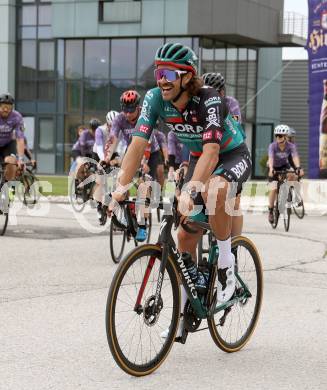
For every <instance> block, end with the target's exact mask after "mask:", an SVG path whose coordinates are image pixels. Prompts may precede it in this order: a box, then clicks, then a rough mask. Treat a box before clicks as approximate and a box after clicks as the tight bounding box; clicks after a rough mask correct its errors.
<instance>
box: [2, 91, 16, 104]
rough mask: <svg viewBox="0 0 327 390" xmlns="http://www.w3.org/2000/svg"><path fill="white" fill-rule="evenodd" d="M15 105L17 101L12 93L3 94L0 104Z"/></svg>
mask: <svg viewBox="0 0 327 390" xmlns="http://www.w3.org/2000/svg"><path fill="white" fill-rule="evenodd" d="M1 103H3V104H14V103H15V99H14V98H13V97H12V96H11V95H10V93H3V94H1V95H0V104H1Z"/></svg>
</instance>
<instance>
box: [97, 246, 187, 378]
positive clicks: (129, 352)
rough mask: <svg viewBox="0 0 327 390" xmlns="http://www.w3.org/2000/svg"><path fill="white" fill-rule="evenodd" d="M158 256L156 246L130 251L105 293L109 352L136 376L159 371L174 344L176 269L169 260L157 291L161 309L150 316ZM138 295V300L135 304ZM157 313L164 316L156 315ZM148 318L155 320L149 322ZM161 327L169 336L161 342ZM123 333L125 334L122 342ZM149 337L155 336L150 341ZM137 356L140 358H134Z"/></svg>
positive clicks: (176, 296)
mask: <svg viewBox="0 0 327 390" xmlns="http://www.w3.org/2000/svg"><path fill="white" fill-rule="evenodd" d="M161 256H162V250H161V248H159V247H158V246H156V245H151V244H144V245H142V246H140V247H138V248H135V249H134V250H132V251H131V252H130V253H129V254H128V255H127V257H126V258H125V259H124V260H123V261H122V262H121V263H120V264H119V266H118V268H117V271H116V273H115V275H114V277H113V279H112V282H111V286H110V290H109V293H108V299H107V306H106V320H105V322H106V331H107V340H108V344H109V349H110V351H111V353H112V355H113V358H114V360H115V361H116V363H117V364H118V366H119V367H120V368H121V369H122V370H124V371H125V372H126V373H128V374H130V375H133V376H136V377H139V376H144V375H148V374H151V373H152V372H153V371H155V370H156V369H157V368H159V366H160V365H161V364H162V363H163V361H164V360H165V359H166V357H167V355H168V353H169V351H170V349H171V347H172V345H173V343H174V340H175V335H176V331H177V326H178V321H179V311H180V310H179V306H180V292H179V284H178V275H177V270H176V268H175V266H174V264H173V262H172V261H171V259H170V258H168V260H167V267H166V271H165V276H164V281H163V285H162V290H161V298H162V308H161V310H160V312H159V314H158V315H157V316H156V315H153V314H152V316H151V313H150V310H151V300H153V299H154V294H155V291H156V286H157V279H156V278H155V276H156V277H157V276H158V270H159V267H160V261H161ZM152 261H153V268H152V269H151V270H150V273H149V276H148V279H147V282H146V283H144V289H142V288H141V287H138V286H142V281H143V280H144V276H145V272H146V271H147V272H148V270H149V265H150V263H151V262H152ZM168 281H169V282H170V284H169V286H168ZM169 287H170V288H169ZM142 291H143V292H142ZM140 292H141V293H142V298H140V301H139V304H137V302H136V301H137V298H138V296H139V294H140ZM121 296H122V297H123V299H122V298H121ZM166 306H167V308H166ZM161 312H164V314H163V313H162V315H160V314H161ZM169 313H170V314H169ZM152 317H155V318H153V319H152V320H151V318H152ZM148 321H152V324H149V323H148ZM159 321H160V325H159ZM165 326H166V327H169V334H168V336H167V338H165V339H163V338H161V337H160V332H161V331H162V330H163V329H165ZM130 331H132V332H133V333H132V335H131V334H130ZM124 332H126V333H127V332H129V334H127V335H126V339H125V338H124V337H123V333H124ZM138 333H139V334H138ZM153 334H154V336H155V337H154V338H153V339H152V335H153ZM152 348H154V351H152ZM135 349H136V352H135ZM148 352H149V356H148ZM138 353H140V355H141V357H139V356H136V355H137V354H138Z"/></svg>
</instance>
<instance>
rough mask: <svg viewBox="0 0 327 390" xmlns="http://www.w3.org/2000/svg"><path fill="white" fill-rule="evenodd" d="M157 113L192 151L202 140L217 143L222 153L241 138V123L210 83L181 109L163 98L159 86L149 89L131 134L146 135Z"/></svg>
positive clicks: (150, 130)
mask: <svg viewBox="0 0 327 390" xmlns="http://www.w3.org/2000/svg"><path fill="white" fill-rule="evenodd" d="M159 117H160V118H161V119H162V120H163V121H164V122H165V123H166V124H167V126H168V127H169V129H170V130H172V131H173V132H174V133H175V134H176V136H177V138H178V139H179V140H180V141H181V142H182V143H183V144H185V145H186V146H187V147H188V148H189V150H190V151H191V152H193V153H196V154H200V153H201V152H202V150H203V145H204V144H206V143H218V144H219V145H220V152H219V153H220V154H223V153H227V152H230V151H231V150H233V149H236V148H238V147H239V146H240V145H242V144H243V142H244V137H243V131H242V129H241V125H240V124H239V123H238V122H237V121H236V120H235V119H233V118H232V116H231V115H230V114H229V113H228V108H227V105H226V101H225V99H224V98H223V97H220V96H218V94H217V92H216V90H215V89H214V88H211V87H206V86H205V87H202V88H201V89H200V91H199V93H198V95H197V96H193V97H192V98H190V100H189V102H188V104H187V106H186V107H185V109H184V110H183V111H182V112H180V111H178V110H177V109H176V108H175V107H174V106H173V104H172V103H171V102H170V101H165V100H163V98H162V95H161V91H160V88H158V87H157V88H153V89H151V90H149V91H148V92H147V94H146V95H145V98H144V101H143V106H142V112H141V115H140V117H139V119H138V121H137V124H136V127H135V131H134V132H133V136H137V137H143V138H145V139H149V138H150V136H151V133H152V130H153V128H154V127H155V125H156V122H157V120H158V118H159Z"/></svg>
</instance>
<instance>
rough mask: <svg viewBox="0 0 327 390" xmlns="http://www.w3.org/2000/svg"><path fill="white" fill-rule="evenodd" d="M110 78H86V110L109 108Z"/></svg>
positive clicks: (104, 109)
mask: <svg viewBox="0 0 327 390" xmlns="http://www.w3.org/2000/svg"><path fill="white" fill-rule="evenodd" d="M108 94H109V93H108V80H96V79H95V80H85V82H84V110H85V111H106V110H107V109H108V105H109V104H108Z"/></svg>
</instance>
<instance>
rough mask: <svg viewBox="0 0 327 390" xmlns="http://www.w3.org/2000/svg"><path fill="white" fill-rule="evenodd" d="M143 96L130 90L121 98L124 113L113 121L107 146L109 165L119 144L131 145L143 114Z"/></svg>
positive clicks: (106, 159) (106, 158) (106, 157)
mask: <svg viewBox="0 0 327 390" xmlns="http://www.w3.org/2000/svg"><path fill="white" fill-rule="evenodd" d="M140 100H141V96H140V94H139V93H138V92H137V91H134V90H128V91H125V92H123V94H122V95H121V96H120V106H121V109H122V111H121V112H120V113H119V114H118V115H117V116H116V117H115V118H114V120H113V121H112V126H111V130H110V135H109V139H108V142H107V145H106V147H105V148H106V150H107V153H106V156H105V161H106V162H107V163H108V164H109V161H110V159H111V156H112V154H113V153H114V152H115V151H116V148H117V146H118V142H119V141H122V142H124V143H126V144H127V145H129V144H130V142H131V139H132V133H133V131H134V128H135V125H136V122H137V120H138V118H139V116H140V113H141V106H140Z"/></svg>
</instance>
